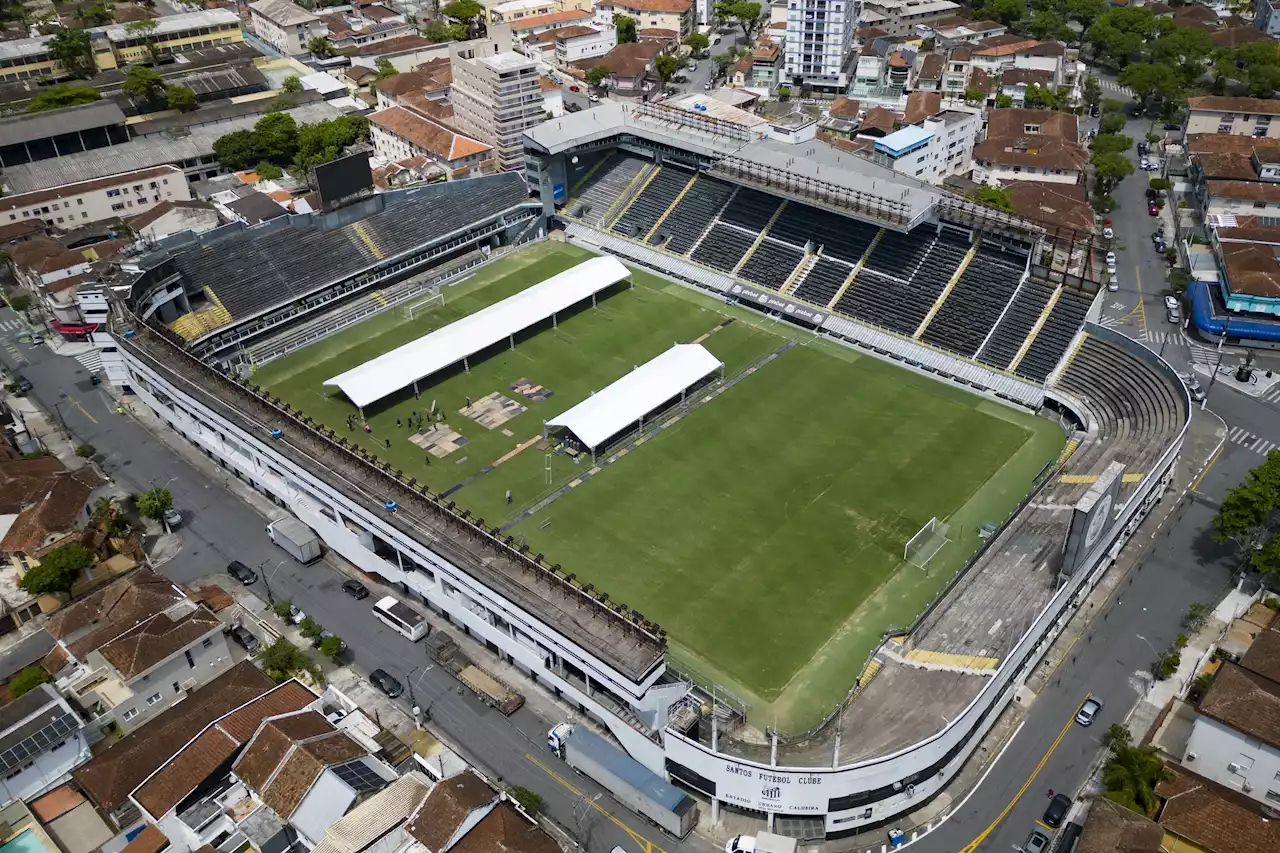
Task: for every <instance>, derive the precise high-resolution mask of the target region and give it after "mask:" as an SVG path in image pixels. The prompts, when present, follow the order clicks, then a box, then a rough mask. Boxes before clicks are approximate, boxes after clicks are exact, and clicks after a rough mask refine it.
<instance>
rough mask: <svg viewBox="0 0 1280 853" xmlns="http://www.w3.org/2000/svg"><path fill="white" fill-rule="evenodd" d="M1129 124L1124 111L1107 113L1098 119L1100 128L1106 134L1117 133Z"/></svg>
mask: <svg viewBox="0 0 1280 853" xmlns="http://www.w3.org/2000/svg"><path fill="white" fill-rule="evenodd" d="M1127 124H1128V122H1127V121H1125V117H1124V114H1123V113H1107V114H1106V115H1104V116H1103V117H1102V118H1101V119H1100V120H1099V121H1098V130H1099V132H1101V133H1104V134H1116V133H1119V132H1120V131H1122V130H1124V128H1125V125H1127Z"/></svg>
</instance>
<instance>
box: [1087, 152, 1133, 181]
mask: <svg viewBox="0 0 1280 853" xmlns="http://www.w3.org/2000/svg"><path fill="white" fill-rule="evenodd" d="M1093 174H1094V177H1096V178H1097V179H1098V180H1099V181H1100V182H1101V183H1102V185H1103V186H1105V187H1106V188H1107V189H1108V190H1109V189H1110V188H1111V187H1113V186H1115V185H1116V184H1118V183H1120V181H1122V180H1124V179H1125V178H1127V177H1128V176H1129V175H1132V174H1133V161H1132V160H1130V159H1129V158H1128V157H1126V156H1124V155H1123V154H1115V153H1111V152H1108V153H1105V154H1094V155H1093Z"/></svg>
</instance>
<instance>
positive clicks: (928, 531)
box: [902, 515, 951, 571]
mask: <svg viewBox="0 0 1280 853" xmlns="http://www.w3.org/2000/svg"><path fill="white" fill-rule="evenodd" d="M949 529H950V528H949V527H948V525H946V524H943V523H942V522H941V521H938V517H937V516H936V515H935V516H934V517H933V518H931V519H929V521H928V522H927V523H926V524H925V526H924V527H921V528H920V532H919V533H917V534H916V535H915V536H912V537H911V538H910V539H908V540H907V544H906V547H905V548H903V549H902V559H903V560H905V561H906V562H908V563H910V564H911V565H913V566H916V567H917V568H921V569H925V570H926V571H927V570H928V569H927V567H928V565H929V561H930V560H932V559H933V558H934V555H936V554H937V553H938V552H939V551H941V550H942V546H943V545H946V544H947V543H948V542H950V541H951V540H950V539H948V538H947V531H948V530H949Z"/></svg>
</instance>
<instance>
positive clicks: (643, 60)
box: [573, 41, 663, 100]
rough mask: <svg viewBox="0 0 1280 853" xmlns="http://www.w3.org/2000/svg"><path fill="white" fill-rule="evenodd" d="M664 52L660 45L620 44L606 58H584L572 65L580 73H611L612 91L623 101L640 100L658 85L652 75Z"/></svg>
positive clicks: (646, 43) (610, 87)
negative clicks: (601, 70)
mask: <svg viewBox="0 0 1280 853" xmlns="http://www.w3.org/2000/svg"><path fill="white" fill-rule="evenodd" d="M662 52H663V46H662V43H661V42H656V41H635V42H630V43H629V44H620V45H618V46H617V47H615V48H614V49H613V50H611V51H609V52H608V53H607V54H605V55H604V56H598V57H595V58H594V59H583V60H580V61H578V62H576V63H574V64H573V69H576V70H577V71H578V72H583V73H585V72H587V71H589V70H591V69H592V68H595V67H596V66H604V67H605V68H608V69H609V71H610V72H611V75H612V76H610V78H609V91H610V94H611V95H612V96H614V97H617V98H621V99H624V100H632V99H640V98H643V97H645V96H646V95H648V94H649V93H651V92H653V90H654V89H656V88H657V86H658V79H657V76H656V75H654V74H650V73H649V71H650V69H652V68H653V60H654V59H655V58H656V57H657V56H658V54H660V53H662Z"/></svg>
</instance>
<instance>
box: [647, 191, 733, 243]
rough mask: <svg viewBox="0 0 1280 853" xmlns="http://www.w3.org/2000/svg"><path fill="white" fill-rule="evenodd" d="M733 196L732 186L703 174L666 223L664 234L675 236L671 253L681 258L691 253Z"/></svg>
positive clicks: (672, 237) (663, 226) (671, 241)
mask: <svg viewBox="0 0 1280 853" xmlns="http://www.w3.org/2000/svg"><path fill="white" fill-rule="evenodd" d="M732 193H733V185H732V184H726V183H725V182H724V181H717V180H716V179H715V178H708V177H706V176H705V175H700V176H699V177H698V180H696V181H694V183H693V186H692V187H690V188H689V191H688V192H687V193H685V194H684V198H682V199H681V200H680V203H679V204H678V205H676V208H675V210H673V211H671V215H670V216H668V217H667V218H666V219H664V220H663V222H662V231H663V232H665V233H667V234H670V235H671V239H670V241H668V243H667V250H668V251H671V252H676V253H677V254H680V255H683V254H686V253H688V251H689V250H690V249H691V248H693V244H694V243H696V242H698V238H699V237H701V236H702V232H704V231H706V230H707V226H708V225H710V224H711V220H713V219H715V216H716V214H717V213H719V212H720V208H722V207H724V203H725V201H727V200H728V198H729V196H730V195H732Z"/></svg>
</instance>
